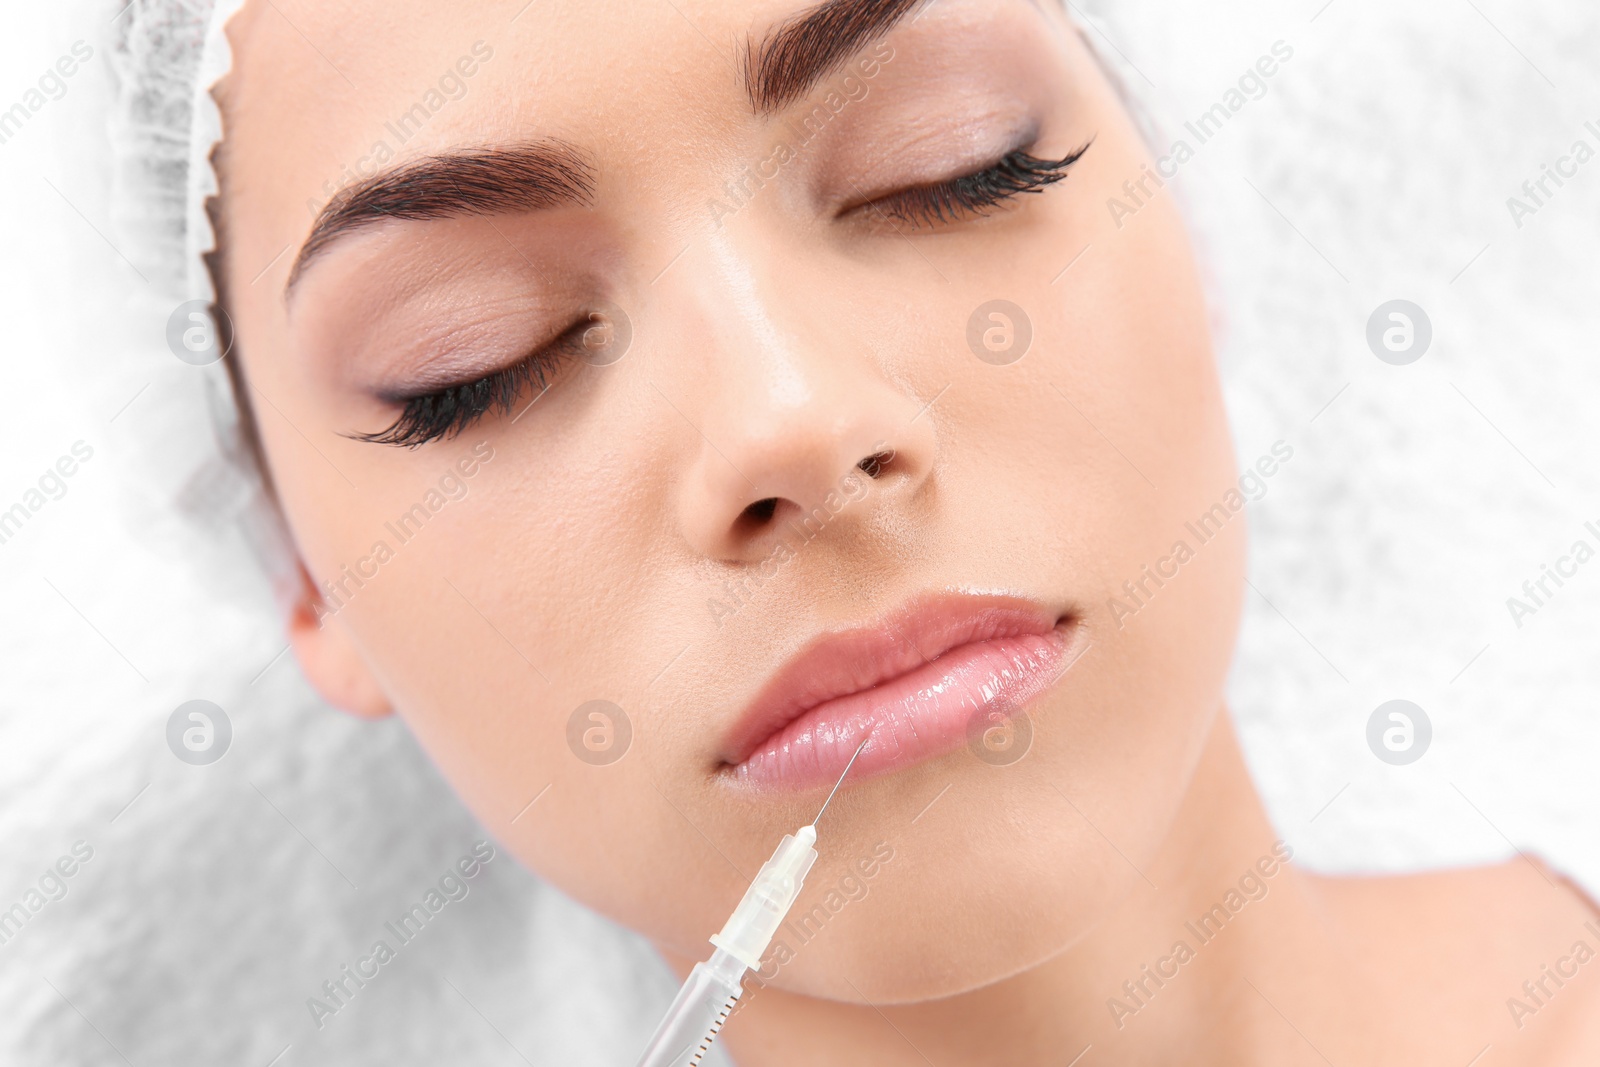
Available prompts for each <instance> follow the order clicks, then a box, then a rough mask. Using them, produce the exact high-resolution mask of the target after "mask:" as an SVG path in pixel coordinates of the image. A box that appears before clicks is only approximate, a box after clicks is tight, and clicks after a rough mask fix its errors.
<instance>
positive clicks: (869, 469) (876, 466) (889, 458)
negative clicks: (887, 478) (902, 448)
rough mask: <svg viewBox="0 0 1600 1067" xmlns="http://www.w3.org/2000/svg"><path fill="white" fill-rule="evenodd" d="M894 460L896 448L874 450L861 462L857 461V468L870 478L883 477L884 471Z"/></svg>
mask: <svg viewBox="0 0 1600 1067" xmlns="http://www.w3.org/2000/svg"><path fill="white" fill-rule="evenodd" d="M893 462H894V450H893V449H888V450H886V451H883V452H874V453H873V454H872V455H870V456H868V457H867V458H866V459H864V460H862V461H861V462H860V463H857V464H856V469H857V470H859V471H861V472H862V473H864V474H865V475H866V476H867V477H868V478H881V477H883V472H884V471H885V470H887V469H888V467H889V464H891V463H893Z"/></svg>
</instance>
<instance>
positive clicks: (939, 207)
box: [846, 140, 1094, 229]
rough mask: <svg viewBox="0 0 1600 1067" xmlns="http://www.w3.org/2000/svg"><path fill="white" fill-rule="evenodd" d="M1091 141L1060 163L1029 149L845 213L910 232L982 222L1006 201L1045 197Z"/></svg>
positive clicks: (1016, 151)
mask: <svg viewBox="0 0 1600 1067" xmlns="http://www.w3.org/2000/svg"><path fill="white" fill-rule="evenodd" d="M1093 143H1094V142H1093V141H1092V140H1091V141H1089V142H1088V143H1087V144H1085V145H1084V146H1083V147H1081V148H1078V149H1076V150H1074V151H1072V152H1069V153H1067V154H1066V155H1065V156H1063V157H1062V158H1060V159H1040V158H1039V157H1038V156H1035V155H1032V154H1030V153H1029V152H1028V151H1027V150H1026V149H1021V148H1019V149H1015V150H1013V151H1011V152H1008V153H1006V154H1005V155H1004V156H1002V157H1000V159H999V160H997V161H996V162H994V163H992V164H990V165H989V166H987V167H984V168H983V169H981V170H978V171H975V172H973V173H971V174H964V175H962V176H960V177H957V178H949V179H946V180H945V181H941V182H936V183H934V184H932V185H922V186H917V187H915V188H912V189H903V190H901V191H899V192H896V193H892V194H890V195H889V196H885V197H880V198H878V199H876V200H873V201H871V202H870V203H866V204H862V205H859V206H857V207H855V208H852V209H850V210H849V211H848V212H846V213H847V214H849V213H855V212H862V211H867V212H871V213H872V214H873V215H875V216H877V217H878V218H880V219H883V220H889V221H896V222H900V223H903V224H905V225H906V226H908V227H910V228H912V229H925V228H928V227H933V226H941V225H948V224H950V223H953V222H959V221H961V220H963V219H970V218H979V217H982V216H984V215H988V214H990V213H991V212H992V211H994V210H995V208H997V207H998V206H999V205H1001V204H1002V203H1004V202H1005V201H1007V200H1011V199H1013V198H1014V197H1018V196H1021V195H1023V194H1025V193H1042V192H1043V191H1044V190H1045V189H1046V188H1048V187H1049V186H1051V185H1054V184H1055V183H1056V182H1058V181H1061V180H1062V179H1063V178H1065V177H1066V176H1067V172H1068V171H1069V170H1070V169H1071V168H1072V165H1073V164H1074V163H1076V162H1078V160H1080V159H1082V158H1083V154H1084V153H1085V152H1087V151H1088V150H1089V146H1090V145H1092V144H1093Z"/></svg>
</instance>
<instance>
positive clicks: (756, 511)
mask: <svg viewBox="0 0 1600 1067" xmlns="http://www.w3.org/2000/svg"><path fill="white" fill-rule="evenodd" d="M777 510H778V498H777V497H775V496H769V497H767V498H766V499H765V500H757V501H756V502H755V503H754V504H751V505H750V506H749V507H747V508H745V509H744V512H743V514H742V515H740V518H741V519H743V520H744V521H745V522H747V523H750V524H751V525H754V526H762V525H765V524H766V523H767V522H769V521H770V520H771V519H772V516H773V515H774V514H775V513H776V512H777Z"/></svg>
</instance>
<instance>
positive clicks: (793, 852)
mask: <svg viewBox="0 0 1600 1067" xmlns="http://www.w3.org/2000/svg"><path fill="white" fill-rule="evenodd" d="M816 840H817V830H816V827H814V826H802V827H801V828H800V830H799V831H798V832H797V833H793V834H786V835H784V838H783V840H782V841H781V842H779V844H778V850H777V851H776V852H774V853H773V854H772V858H771V859H769V860H768V861H767V862H766V863H765V864H763V865H762V867H761V870H760V871H759V872H758V873H757V874H756V877H755V880H754V881H752V882H751V883H750V888H749V889H747V890H745V893H744V899H743V900H741V901H739V906H738V907H737V908H735V909H733V914H732V915H730V916H729V917H728V921H727V923H726V924H724V925H723V927H722V930H721V931H720V932H719V933H718V934H717V935H716V936H715V937H713V938H712V939H711V943H712V944H713V945H715V946H717V948H719V949H721V950H723V951H725V952H729V953H732V954H733V955H734V956H736V957H738V958H739V959H741V960H743V961H744V965H745V966H746V967H748V968H750V969H751V970H756V969H757V968H759V967H760V966H761V957H762V955H763V954H765V953H766V951H767V946H768V945H769V944H771V942H772V935H773V934H775V933H777V932H778V927H779V926H780V925H782V924H783V920H784V917H785V916H787V915H788V914H789V909H790V908H791V907H793V905H794V902H795V898H796V897H798V896H799V895H800V889H801V887H802V886H803V885H804V884H805V880H806V874H807V873H808V872H809V871H810V870H811V865H812V864H813V863H815V862H816V859H817V851H816V849H815V848H813V847H812V846H813V845H814V844H815V843H816Z"/></svg>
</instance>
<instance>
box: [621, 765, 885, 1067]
mask: <svg viewBox="0 0 1600 1067" xmlns="http://www.w3.org/2000/svg"><path fill="white" fill-rule="evenodd" d="M866 747H867V739H866V738H863V739H862V741H861V744H860V745H858V746H857V747H856V751H855V756H851V757H850V762H849V763H847V764H845V766H844V774H841V775H839V780H838V782H836V783H834V786H833V792H830V793H829V794H828V799H827V800H825V801H823V802H822V811H819V812H817V817H816V818H815V819H812V820H811V823H810V825H808V826H802V827H800V829H798V830H796V831H795V832H794V833H792V834H785V835H784V836H783V840H782V841H780V842H778V849H777V851H776V852H774V853H773V854H772V858H771V859H769V860H767V862H766V863H765V864H763V865H762V867H761V870H760V871H758V872H757V873H756V877H755V880H754V881H752V882H751V883H750V888H749V889H747V890H745V893H744V899H743V900H741V901H739V906H738V907H737V908H734V909H733V914H732V915H730V916H729V917H728V921H727V922H726V923H724V924H723V927H722V930H721V932H720V933H717V934H716V935H714V936H713V937H712V938H711V943H712V944H713V945H715V946H716V949H717V950H716V951H715V952H713V953H712V954H711V958H710V959H708V960H706V961H705V962H703V963H697V964H695V965H694V970H692V971H690V972H689V979H688V981H686V982H684V983H683V988H682V989H680V990H678V995H677V997H676V998H675V999H674V1000H673V1002H672V1006H671V1007H670V1008H668V1009H667V1016H666V1018H664V1019H662V1020H661V1025H660V1026H658V1027H656V1032H655V1036H654V1037H652V1038H651V1039H650V1044H649V1045H647V1046H645V1050H644V1055H643V1056H642V1057H641V1058H640V1060H639V1064H638V1067H696V1065H697V1064H699V1062H700V1060H701V1058H702V1057H703V1056H705V1054H706V1051H707V1050H708V1049H710V1048H711V1043H712V1042H713V1041H715V1040H716V1039H717V1031H719V1030H721V1029H722V1024H723V1023H725V1022H727V1021H728V1014H729V1013H730V1012H731V1011H733V1005H734V1003H735V1002H736V1001H737V1000H738V999H739V996H740V994H742V993H743V992H744V986H743V985H742V984H741V983H742V981H743V979H744V972H745V971H751V970H755V969H756V968H758V967H760V966H761V956H762V954H763V953H765V952H766V951H767V946H768V945H769V944H771V942H772V935H773V934H775V933H777V932H778V927H779V926H780V925H781V924H782V923H783V920H784V917H785V916H787V915H788V914H789V909H790V908H791V907H793V906H794V902H795V899H796V898H797V897H799V896H800V887H801V886H802V885H803V884H804V883H805V878H806V874H807V872H809V871H810V870H811V865H812V864H813V863H815V862H816V859H817V850H816V849H815V848H813V847H812V846H813V845H815V844H816V842H817V822H818V820H820V819H821V818H822V812H824V811H827V810H828V805H829V804H831V803H833V794H834V793H837V792H838V791H839V786H841V785H843V784H844V779H845V775H846V774H849V773H850V768H851V766H853V765H854V764H855V762H856V756H859V755H861V750H862V749H863V748H866Z"/></svg>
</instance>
